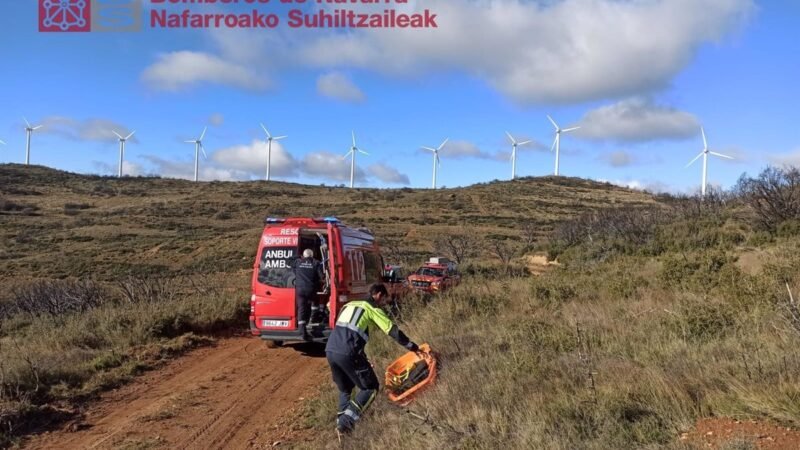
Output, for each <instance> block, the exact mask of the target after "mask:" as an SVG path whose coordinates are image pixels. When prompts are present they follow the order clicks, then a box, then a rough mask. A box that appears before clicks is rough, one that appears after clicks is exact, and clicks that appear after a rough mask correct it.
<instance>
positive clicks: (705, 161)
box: [686, 127, 733, 197]
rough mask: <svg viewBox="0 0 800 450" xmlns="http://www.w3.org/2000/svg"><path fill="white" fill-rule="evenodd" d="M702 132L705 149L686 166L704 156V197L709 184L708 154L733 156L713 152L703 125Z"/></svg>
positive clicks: (702, 189) (722, 156)
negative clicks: (709, 146)
mask: <svg viewBox="0 0 800 450" xmlns="http://www.w3.org/2000/svg"><path fill="white" fill-rule="evenodd" d="M700 133H701V134H702V135H703V151H701V152H700V154H699V155H697V156H695V157H694V159H693V160H691V161H689V164H687V165H686V167H689V166H691V165H692V164H694V162H695V161H697V160H698V159H700V157H701V156H702V157H703V184H702V185H701V186H700V192H701V195H702V196H703V197H705V196H706V186H707V184H708V155H714V156H718V157H720V158H727V159H733V157H731V156H728V155H723V154H722V153H717V152H712V151H710V150H709V149H708V140H707V139H706V130H704V129H703V127H700Z"/></svg>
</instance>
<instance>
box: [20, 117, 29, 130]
mask: <svg viewBox="0 0 800 450" xmlns="http://www.w3.org/2000/svg"><path fill="white" fill-rule="evenodd" d="M22 120H24V121H25V125H27V126H28V128H30V127H31V123H30V122H28V119H26V118H25V116H23V117H22Z"/></svg>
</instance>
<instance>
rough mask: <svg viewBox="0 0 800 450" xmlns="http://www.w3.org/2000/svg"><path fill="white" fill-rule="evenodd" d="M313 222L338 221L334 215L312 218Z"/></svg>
mask: <svg viewBox="0 0 800 450" xmlns="http://www.w3.org/2000/svg"><path fill="white" fill-rule="evenodd" d="M314 222H325V223H339V219H337V218H336V217H332V216H328V217H323V218H321V219H314Z"/></svg>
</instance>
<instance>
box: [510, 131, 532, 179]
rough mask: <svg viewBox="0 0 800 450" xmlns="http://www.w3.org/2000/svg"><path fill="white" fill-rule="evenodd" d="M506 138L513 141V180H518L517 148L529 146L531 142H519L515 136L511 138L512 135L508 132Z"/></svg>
mask: <svg viewBox="0 0 800 450" xmlns="http://www.w3.org/2000/svg"><path fill="white" fill-rule="evenodd" d="M506 136H508V138H509V139H511V179H512V180H513V179H515V178H517V147H519V146H520V145H528V144H530V143H531V141H530V140H528V141H523V142H517V140H516V139H514V136H511V133H509V132H508V131H506Z"/></svg>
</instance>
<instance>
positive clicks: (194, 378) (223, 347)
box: [25, 337, 327, 449]
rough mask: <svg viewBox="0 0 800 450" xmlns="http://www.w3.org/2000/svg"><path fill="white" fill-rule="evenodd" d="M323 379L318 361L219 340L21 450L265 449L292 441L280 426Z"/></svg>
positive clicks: (247, 340) (248, 342)
mask: <svg viewBox="0 0 800 450" xmlns="http://www.w3.org/2000/svg"><path fill="white" fill-rule="evenodd" d="M326 373H327V372H326V364H325V359H324V358H322V357H320V355H318V354H317V355H309V354H305V353H303V352H302V351H301V350H299V349H298V348H280V349H267V348H266V346H265V344H264V343H262V342H261V341H260V340H259V339H257V338H251V337H234V338H225V339H221V340H220V341H218V342H217V343H216V344H215V345H214V346H212V347H207V348H202V349H198V350H196V351H193V352H191V353H190V354H188V355H186V356H183V357H181V358H179V359H177V360H176V361H174V362H171V363H170V364H169V365H167V366H166V367H164V368H162V369H159V370H156V371H153V372H151V373H148V374H146V375H143V376H142V377H140V378H138V379H137V380H136V381H134V382H132V383H131V384H129V385H127V386H125V387H122V388H120V389H118V390H116V391H112V392H109V393H107V394H104V395H103V396H102V397H101V399H100V400H99V401H97V402H94V403H92V404H91V405H89V406H88V407H87V409H86V413H85V416H84V419H83V421H82V422H80V423H78V424H72V425H71V426H67V427H65V428H64V429H62V430H58V431H54V432H51V433H48V434H44V435H40V436H36V437H34V438H32V439H31V440H30V441H28V442H27V444H26V445H25V448H30V449H50V448H58V449H73V448H74V449H115V448H175V449H223V448H225V449H239V448H266V447H270V446H271V445H272V444H273V443H275V442H277V441H280V442H285V441H286V439H287V438H291V436H290V434H291V430H290V428H291V427H287V426H286V425H287V424H289V423H291V421H292V420H293V419H296V418H297V415H298V412H299V411H298V410H299V407H300V406H301V404H302V401H301V400H300V399H301V398H307V397H308V396H309V394H311V393H313V392H314V391H315V387H316V386H318V385H319V384H320V383H321V382H323V380H324V379H325V375H326ZM75 429H77V431H72V430H75Z"/></svg>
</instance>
